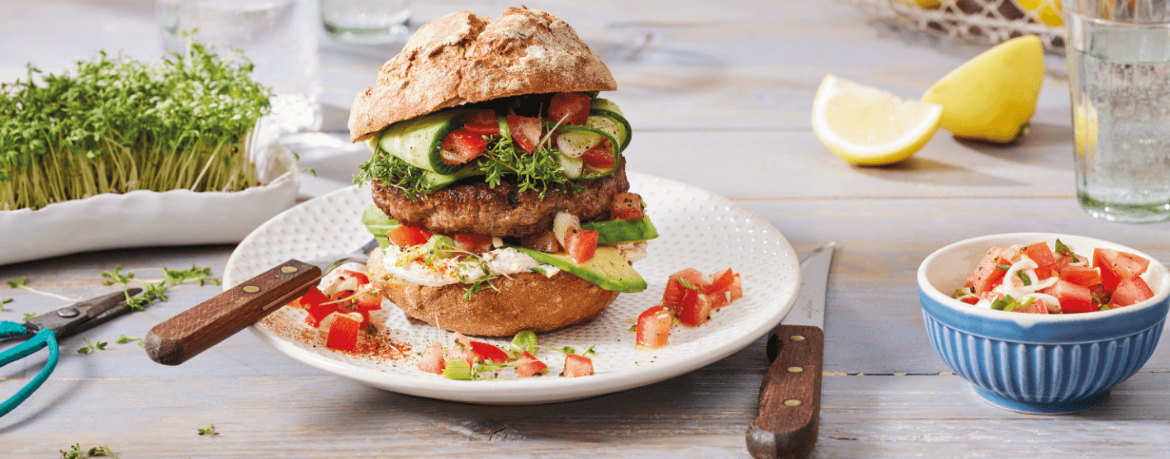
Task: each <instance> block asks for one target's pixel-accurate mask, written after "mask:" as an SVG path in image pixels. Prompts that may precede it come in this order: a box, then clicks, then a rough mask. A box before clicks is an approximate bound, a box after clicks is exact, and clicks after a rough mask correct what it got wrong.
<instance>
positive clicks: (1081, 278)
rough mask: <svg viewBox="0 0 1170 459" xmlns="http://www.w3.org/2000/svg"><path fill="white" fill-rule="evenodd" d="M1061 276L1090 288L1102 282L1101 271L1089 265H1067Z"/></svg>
mask: <svg viewBox="0 0 1170 459" xmlns="http://www.w3.org/2000/svg"><path fill="white" fill-rule="evenodd" d="M1060 278H1061V279H1063V280H1066V281H1069V282H1072V283H1074V284H1077V285H1083V286H1085V287H1089V288H1092V287H1093V286H1095V285H1097V284H1100V283H1101V273H1099V272H1097V268H1090V267H1088V266H1066V267H1065V268H1064V269H1063V270H1061V271H1060Z"/></svg>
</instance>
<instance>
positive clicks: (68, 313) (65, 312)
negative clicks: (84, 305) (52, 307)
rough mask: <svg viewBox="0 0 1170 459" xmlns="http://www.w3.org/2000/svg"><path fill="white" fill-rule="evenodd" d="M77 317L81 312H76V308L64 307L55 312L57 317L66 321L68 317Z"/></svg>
mask: <svg viewBox="0 0 1170 459" xmlns="http://www.w3.org/2000/svg"><path fill="white" fill-rule="evenodd" d="M79 315H81V311H78V310H77V308H75V307H73V306H65V307H63V308H60V309H58V310H57V317H63V318H66V319H68V318H70V317H77V316H79Z"/></svg>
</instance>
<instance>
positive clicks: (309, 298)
mask: <svg viewBox="0 0 1170 459" xmlns="http://www.w3.org/2000/svg"><path fill="white" fill-rule="evenodd" d="M328 302H329V297H328V296H325V294H324V293H321V291H320V290H318V289H317V286H316V285H313V286H310V287H309V290H308V291H306V292H305V294H304V295H301V305H302V306H304V308H305V312H307V313H309V314H308V315H307V316H305V323H307V324H309V325H310V326H312V327H314V328H316V327H317V326H319V325H320V324H321V321H322V320H325V317H326V316H328V315H329V314H331V313H334V312H338V311H340V310H341V308H339V307H338V306H337V305H336V304H324V303H328Z"/></svg>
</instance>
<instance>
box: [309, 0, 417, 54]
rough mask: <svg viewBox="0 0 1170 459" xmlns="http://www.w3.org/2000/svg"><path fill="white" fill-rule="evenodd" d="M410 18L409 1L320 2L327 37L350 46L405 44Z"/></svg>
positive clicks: (322, 22) (324, 0)
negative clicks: (351, 44)
mask: <svg viewBox="0 0 1170 459" xmlns="http://www.w3.org/2000/svg"><path fill="white" fill-rule="evenodd" d="M410 15H411V9H410V0H321V24H322V25H323V26H324V27H325V33H326V34H327V35H329V36H330V37H332V38H335V39H338V40H341V41H344V42H347V43H353V44H359V45H382V44H389V43H395V42H405V41H406V39H407V38H409V37H410V29H409V28H408V27H407V26H406V23H407V21H409V20H410Z"/></svg>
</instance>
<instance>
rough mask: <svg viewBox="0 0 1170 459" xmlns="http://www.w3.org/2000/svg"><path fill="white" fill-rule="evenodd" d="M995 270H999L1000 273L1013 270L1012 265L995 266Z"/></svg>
mask: <svg viewBox="0 0 1170 459" xmlns="http://www.w3.org/2000/svg"><path fill="white" fill-rule="evenodd" d="M995 269H998V270H1000V271H1007V270H1009V269H1012V265H995Z"/></svg>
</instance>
